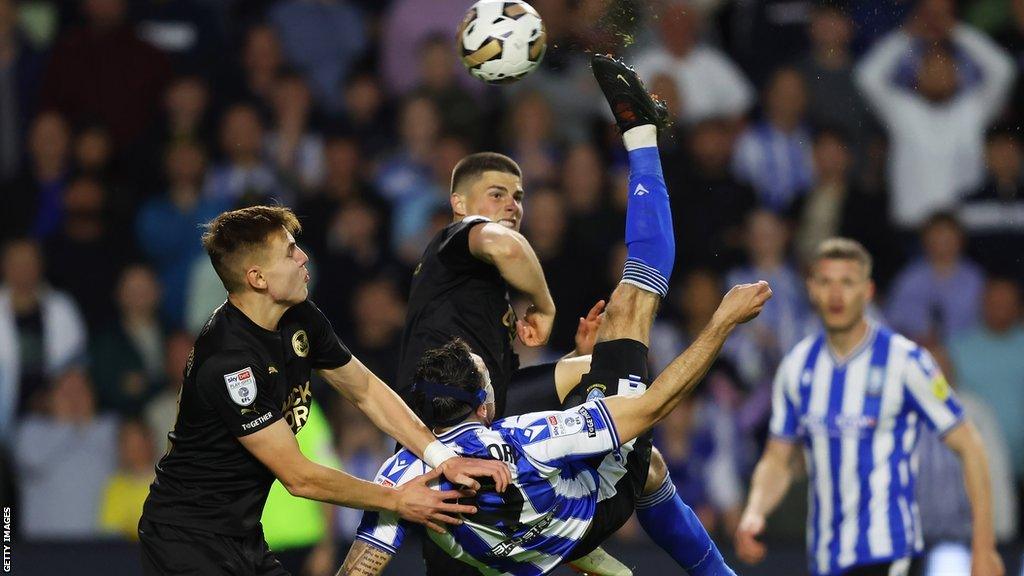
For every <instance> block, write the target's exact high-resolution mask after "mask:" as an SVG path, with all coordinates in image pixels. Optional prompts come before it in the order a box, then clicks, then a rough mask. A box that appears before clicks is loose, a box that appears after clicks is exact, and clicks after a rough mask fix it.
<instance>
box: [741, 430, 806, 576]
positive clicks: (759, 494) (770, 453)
mask: <svg viewBox="0 0 1024 576" xmlns="http://www.w3.org/2000/svg"><path fill="white" fill-rule="evenodd" d="M796 455H797V447H796V444H794V443H792V442H787V441H785V440H779V439H778V438H772V439H770V440H768V445H767V446H766V447H765V450H764V454H763V455H762V456H761V459H760V460H759V461H758V462H757V467H756V468H754V477H753V478H752V479H751V482H750V498H749V499H748V501H747V508H746V509H745V510H744V511H743V516H742V517H741V518H740V524H739V526H738V527H737V528H736V538H735V545H736V555H737V556H739V557H740V560H743V561H744V562H746V563H748V564H756V563H758V562H760V561H761V560H763V559H764V555H765V553H766V552H767V549H766V548H765V545H764V544H762V543H761V542H759V541H758V540H757V537H758V536H759V535H760V534H761V532H763V531H764V525H765V520H766V519H767V518H768V515H769V514H771V513H772V511H773V510H775V507H776V506H778V505H779V502H781V501H782V497H783V496H785V495H786V491H787V490H789V485H790V484H791V483H792V482H793V469H794V462H795V460H794V458H795V457H796Z"/></svg>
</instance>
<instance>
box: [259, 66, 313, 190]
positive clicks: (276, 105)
mask: <svg viewBox="0 0 1024 576" xmlns="http://www.w3.org/2000/svg"><path fill="white" fill-rule="evenodd" d="M271 103H272V105H273V109H274V126H273V128H272V130H271V131H270V132H269V133H268V134H267V135H266V136H265V137H264V148H265V149H266V154H267V157H268V158H270V160H271V161H272V162H273V163H274V165H275V167H276V168H277V174H278V177H279V178H280V179H281V180H282V181H284V182H286V183H287V185H288V187H289V188H292V189H294V190H296V191H300V192H303V193H304V194H305V193H308V192H309V191H310V190H312V189H313V188H316V187H317V186H319V185H320V183H321V182H322V181H323V178H324V142H323V139H322V138H321V137H320V135H319V134H316V133H314V132H312V131H311V128H310V126H311V124H312V117H313V101H312V99H311V98H310V94H309V87H308V86H306V82H305V80H303V78H302V76H300V75H299V74H297V73H289V72H286V73H284V74H282V75H281V76H280V77H279V78H278V79H277V82H276V85H275V86H274V89H273V94H272V97H271Z"/></svg>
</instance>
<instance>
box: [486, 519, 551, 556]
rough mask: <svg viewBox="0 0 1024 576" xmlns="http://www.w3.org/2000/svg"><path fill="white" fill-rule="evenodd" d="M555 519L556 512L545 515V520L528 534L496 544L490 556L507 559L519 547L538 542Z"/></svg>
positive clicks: (534, 526)
mask: <svg viewBox="0 0 1024 576" xmlns="http://www.w3.org/2000/svg"><path fill="white" fill-rule="evenodd" d="M554 517H555V511H554V510H552V511H550V512H548V513H547V514H545V515H544V517H543V518H541V519H540V521H538V522H537V523H536V524H534V525H533V527H531V528H530V529H529V530H527V531H526V532H523V534H522V535H520V536H515V537H512V538H509V539H508V540H504V541H502V542H499V543H497V544H495V545H494V548H491V551H490V555H491V556H497V557H499V558H501V557H505V556H508V555H509V554H511V553H512V551H513V550H515V549H516V547H517V546H522V545H525V544H529V543H530V542H531V541H533V540H536V539H537V538H538V537H540V536H541V534H543V533H544V529H545V528H547V527H548V525H550V524H551V521H552V520H553V519H554Z"/></svg>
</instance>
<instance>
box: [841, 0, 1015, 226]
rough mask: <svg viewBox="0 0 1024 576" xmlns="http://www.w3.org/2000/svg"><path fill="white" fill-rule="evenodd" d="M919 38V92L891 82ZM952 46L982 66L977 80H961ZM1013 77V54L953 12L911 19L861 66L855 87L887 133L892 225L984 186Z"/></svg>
mask: <svg viewBox="0 0 1024 576" xmlns="http://www.w3.org/2000/svg"><path fill="white" fill-rule="evenodd" d="M927 22H931V21H930V20H929V21H927ZM929 41H942V43H939V44H927V42H929ZM921 42H925V43H926V44H925V46H924V50H925V52H924V55H923V56H922V60H921V63H920V68H919V69H918V71H917V89H916V91H908V90H906V89H904V88H901V87H899V86H898V85H896V84H895V83H894V76H895V75H896V72H897V67H898V65H899V64H900V61H901V59H902V58H904V57H905V56H906V55H907V54H908V52H910V51H911V50H912V49H913V47H914V46H915V44H916V43H921ZM947 45H948V46H949V47H948V48H947V47H946V46H947ZM953 50H959V51H963V52H964V53H965V54H966V55H967V57H969V58H970V59H971V60H972V61H973V62H975V63H976V65H977V66H978V67H980V69H981V77H980V80H979V81H978V82H977V83H976V84H963V82H962V81H961V80H960V78H959V77H958V74H957V69H956V65H955V61H954V58H953V55H952V54H953ZM1013 77H1014V70H1013V62H1012V61H1011V60H1010V58H1009V56H1008V55H1007V54H1006V53H1005V52H1004V51H1003V50H1001V49H1000V48H999V47H998V46H996V45H995V44H994V43H993V42H992V41H991V40H989V39H988V38H986V37H985V36H984V35H982V34H980V33H978V32H977V31H975V30H974V29H972V28H970V27H968V26H966V25H962V24H959V25H958V24H956V22H955V21H954V20H952V16H951V15H950V16H949V17H947V18H942V19H940V20H939V23H937V24H936V23H931V24H927V25H926V21H924V20H921V21H918V20H915V21H913V22H911V24H910V26H909V27H908V28H907V29H906V30H901V31H897V32H893V33H892V34H890V35H889V36H888V37H886V38H885V39H884V40H882V41H881V42H879V44H878V45H877V46H876V47H875V48H873V49H872V51H871V52H870V53H869V54H868V55H867V56H866V57H865V58H864V60H863V61H862V62H861V63H860V64H859V65H858V68H857V72H856V80H857V84H858V86H859V88H860V90H861V92H862V93H863V94H864V97H865V98H866V99H867V100H868V102H870V103H871V105H872V107H873V108H874V110H875V112H876V113H877V114H878V115H879V117H880V118H881V120H882V123H883V124H884V125H885V127H886V129H887V130H888V132H889V140H890V153H889V186H890V189H891V194H892V202H891V206H890V208H891V214H892V220H893V221H894V223H896V224H897V225H899V226H901V227H902V228H904V230H907V229H911V228H914V227H916V226H919V225H920V224H921V223H922V222H924V220H925V219H926V218H927V217H928V215H929V214H932V213H933V212H935V211H936V210H944V209H949V208H951V207H953V206H954V205H955V203H956V202H957V200H958V199H959V198H960V197H961V196H962V195H965V194H967V193H968V192H970V191H971V190H973V189H974V188H976V187H977V186H979V185H980V184H981V181H982V177H983V165H984V164H983V160H984V156H983V155H984V150H983V142H984V134H985V129H986V127H987V126H988V124H989V122H990V121H991V120H992V119H993V118H994V117H995V116H996V115H997V114H998V113H999V111H1000V109H1001V108H1002V105H1003V101H1004V100H1005V97H1006V94H1007V92H1008V90H1009V89H1010V85H1011V82H1012V81H1013Z"/></svg>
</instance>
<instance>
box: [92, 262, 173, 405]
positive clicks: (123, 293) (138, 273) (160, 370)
mask: <svg viewBox="0 0 1024 576" xmlns="http://www.w3.org/2000/svg"><path fill="white" fill-rule="evenodd" d="M116 297H117V308H118V313H117V315H116V320H115V321H113V322H110V323H109V324H108V325H107V326H105V327H104V328H103V329H102V330H100V331H99V332H98V333H97V334H96V336H95V337H94V338H93V339H92V343H91V346H90V349H89V358H90V360H91V362H92V366H91V369H90V372H91V375H92V381H93V382H94V383H95V385H96V397H97V401H98V403H99V406H100V409H101V410H104V411H107V410H109V411H113V412H116V413H117V414H120V415H122V416H130V415H133V414H138V413H140V412H141V411H142V408H143V406H144V405H145V403H146V402H147V401H149V399H150V398H152V397H153V396H155V395H156V393H157V392H158V391H159V390H160V382H161V380H162V379H163V376H164V331H163V327H162V326H161V325H160V320H159V318H158V317H157V314H158V311H159V307H160V286H159V284H157V280H156V276H155V275H154V274H153V271H152V270H150V269H149V268H148V267H146V266H143V265H131V266H128V267H126V268H125V269H124V271H123V272H121V277H120V280H119V281H118V285H117V294H116Z"/></svg>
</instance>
